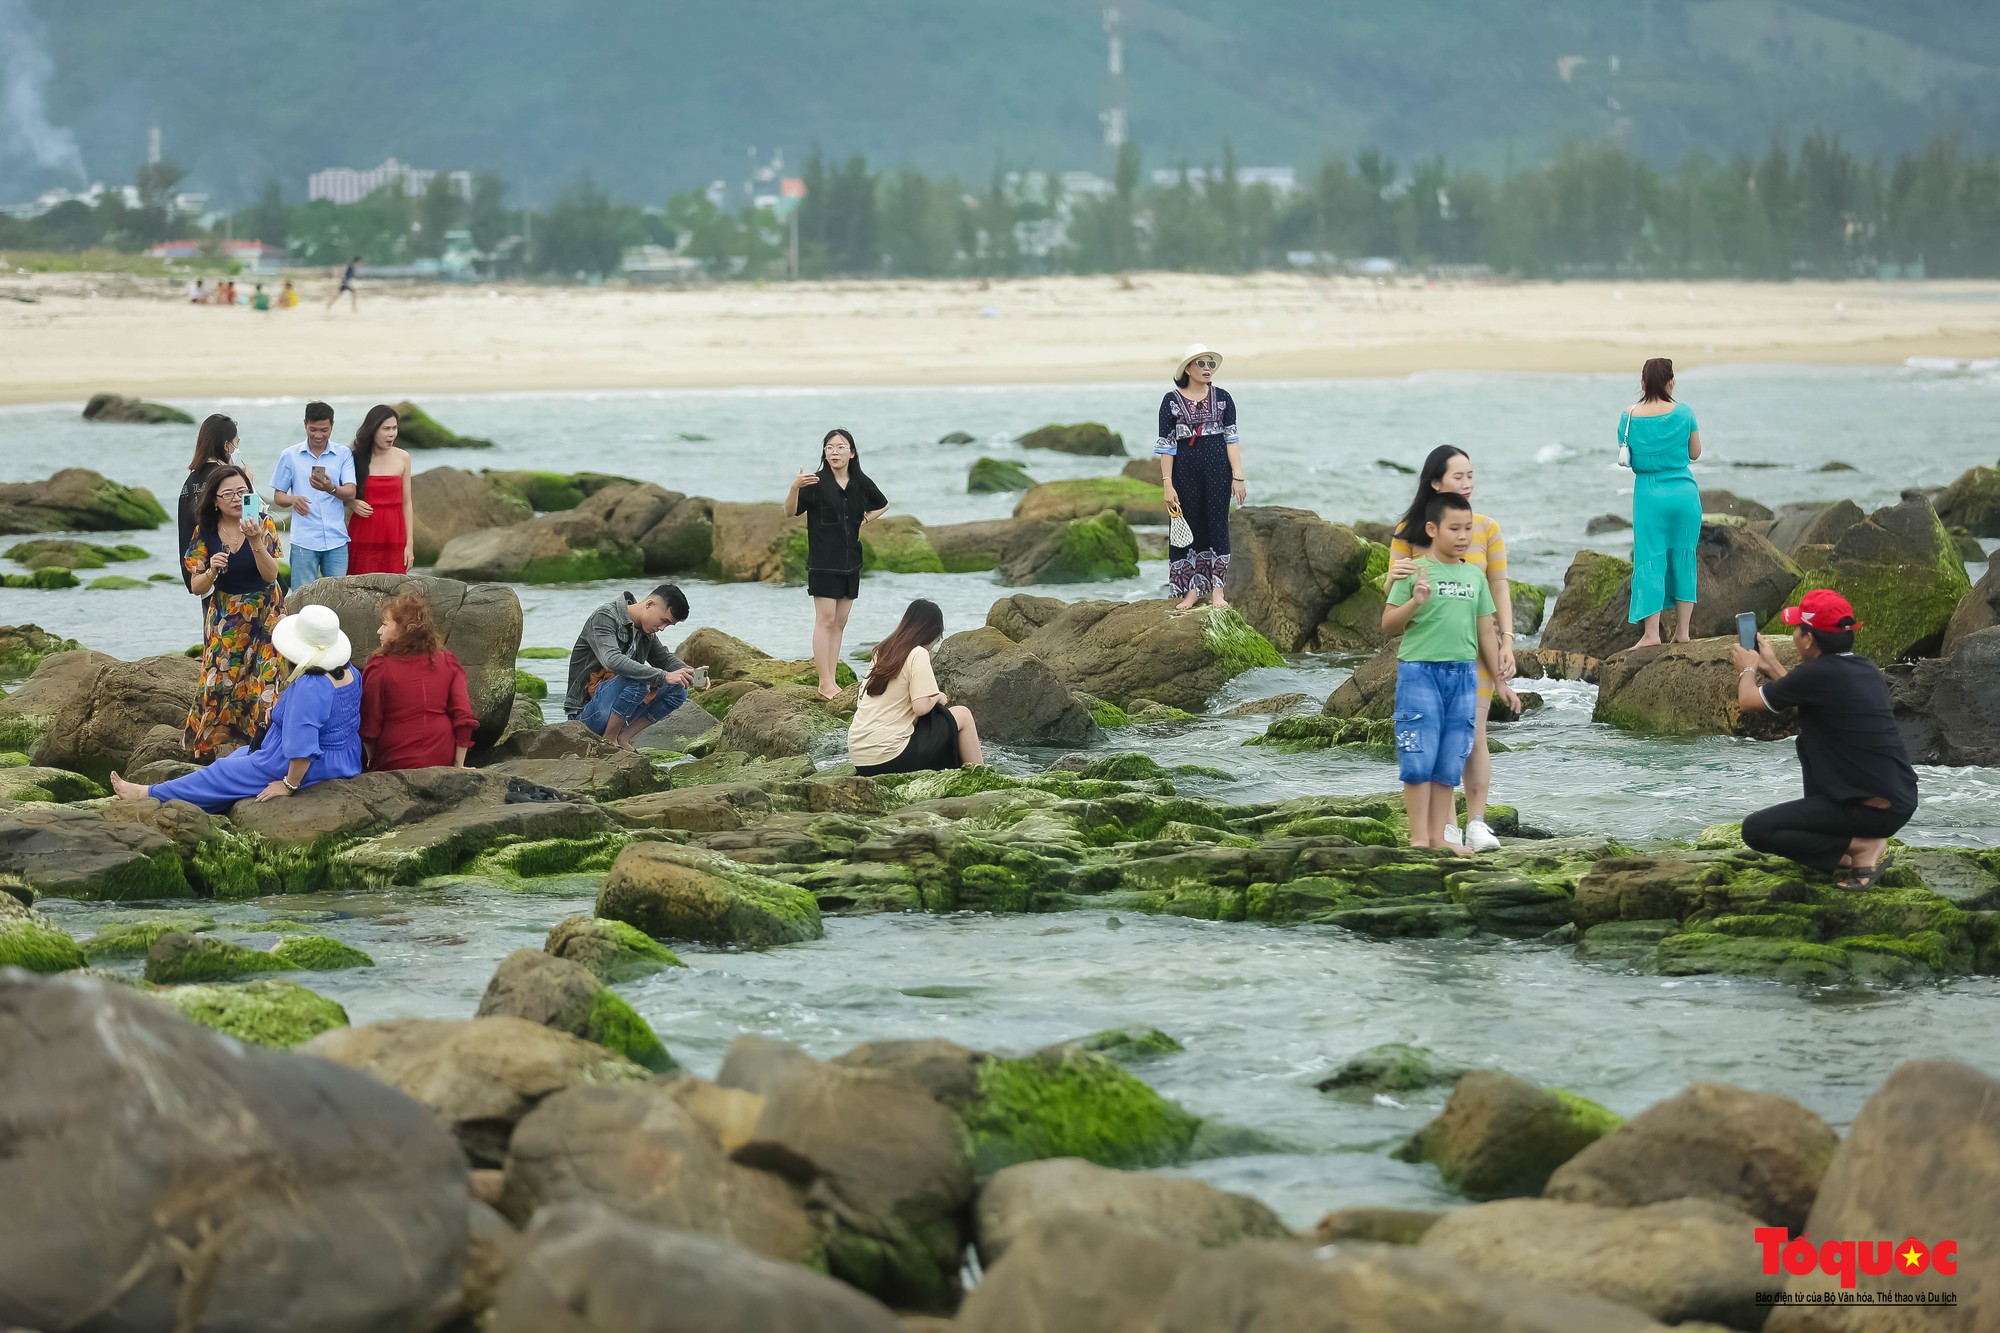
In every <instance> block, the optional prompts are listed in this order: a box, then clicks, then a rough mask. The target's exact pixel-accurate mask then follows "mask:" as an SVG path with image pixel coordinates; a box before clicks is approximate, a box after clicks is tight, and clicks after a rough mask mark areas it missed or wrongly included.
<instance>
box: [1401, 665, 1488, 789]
mask: <svg viewBox="0 0 2000 1333" xmlns="http://www.w3.org/2000/svg"><path fill="white" fill-rule="evenodd" d="M1478 707H1479V664H1478V663H1477V662H1398V663H1397V664H1396V768H1397V770H1398V772H1399V773H1400V774H1401V775H1402V779H1403V781H1404V782H1435V783H1437V784H1438V785H1439V786H1441V787H1456V786H1457V785H1458V784H1459V780H1460V779H1461V778H1463V777H1464V776H1465V761H1466V760H1467V759H1469V758H1471V757H1472V741H1473V735H1474V731H1473V727H1474V722H1475V720H1476V718H1477V716H1478V713H1477V710H1478Z"/></svg>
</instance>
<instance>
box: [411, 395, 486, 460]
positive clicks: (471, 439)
mask: <svg viewBox="0 0 2000 1333" xmlns="http://www.w3.org/2000/svg"><path fill="white" fill-rule="evenodd" d="M396 443H397V444H400V445H402V446H403V447H404V448H405V449H491V448H492V447H493V441H491V440H482V439H479V438H477V437H476V436H472V435H460V434H459V433H458V432H457V431H454V430H450V429H448V428H446V427H445V426H442V425H440V424H439V423H438V420H437V418H435V417H433V416H432V415H431V414H430V413H428V412H426V411H424V409H422V408H421V407H418V406H417V405H416V404H415V403H412V402H409V401H407V400H405V401H404V402H400V403H397V404H396Z"/></svg>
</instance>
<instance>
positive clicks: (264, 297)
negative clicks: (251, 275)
mask: <svg viewBox="0 0 2000 1333" xmlns="http://www.w3.org/2000/svg"><path fill="white" fill-rule="evenodd" d="M250 308H251V309H252V310H263V311H266V312H268V311H269V310H270V309H271V296H270V293H268V292H266V291H265V290H264V284H263V283H261V282H260V283H258V284H257V294H256V295H254V296H252V297H251V298H250Z"/></svg>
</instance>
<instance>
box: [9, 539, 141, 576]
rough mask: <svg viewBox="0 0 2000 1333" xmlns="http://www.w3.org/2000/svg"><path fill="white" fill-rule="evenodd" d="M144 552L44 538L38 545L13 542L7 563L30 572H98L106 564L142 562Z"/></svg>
mask: <svg viewBox="0 0 2000 1333" xmlns="http://www.w3.org/2000/svg"><path fill="white" fill-rule="evenodd" d="M146 554H147V552H146V548H145V547H143V546H131V545H127V544H123V543H121V544H119V545H117V546H100V545H98V544H97V543H95V542H79V541H69V540H66V539H62V538H44V539H42V540H40V541H32V542H16V543H15V544H14V545H12V546H10V547H8V548H7V551H6V556H7V558H8V559H9V560H18V561H20V562H21V563H22V564H24V565H26V566H28V567H29V568H30V569H40V568H42V567H44V566H50V565H53V566H57V567H59V568H62V569H102V568H104V567H105V566H106V565H109V564H117V563H121V562H123V561H127V560H144V559H145V558H146Z"/></svg>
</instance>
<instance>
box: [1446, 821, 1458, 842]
mask: <svg viewBox="0 0 2000 1333" xmlns="http://www.w3.org/2000/svg"><path fill="white" fill-rule="evenodd" d="M1444 840H1445V841H1446V842H1448V843H1450V844H1451V845H1452V846H1454V847H1456V846H1458V843H1459V837H1458V825H1456V824H1446V825H1445V826H1444Z"/></svg>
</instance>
